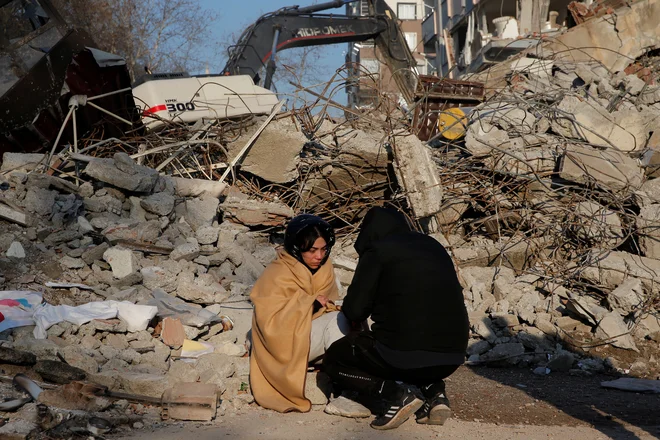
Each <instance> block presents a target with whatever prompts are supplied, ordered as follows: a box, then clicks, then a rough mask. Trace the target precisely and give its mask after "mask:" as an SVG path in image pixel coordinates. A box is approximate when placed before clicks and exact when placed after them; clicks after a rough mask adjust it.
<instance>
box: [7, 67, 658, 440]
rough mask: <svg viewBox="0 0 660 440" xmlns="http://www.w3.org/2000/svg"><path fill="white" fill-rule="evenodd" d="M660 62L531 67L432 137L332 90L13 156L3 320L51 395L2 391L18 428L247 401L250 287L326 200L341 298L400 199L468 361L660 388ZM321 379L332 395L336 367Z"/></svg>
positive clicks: (49, 428)
mask: <svg viewBox="0 0 660 440" xmlns="http://www.w3.org/2000/svg"><path fill="white" fill-rule="evenodd" d="M657 66H658V62H657V59H656V58H653V57H648V58H645V59H641V60H638V61H637V62H636V63H634V64H633V65H631V66H630V68H628V69H626V70H625V71H622V72H618V73H614V74H612V73H611V72H610V71H609V70H607V69H605V68H604V67H603V66H602V65H600V64H598V63H595V62H587V61H585V62H569V61H567V60H566V59H557V60H553V59H551V58H547V57H546V58H545V59H543V58H538V57H536V58H522V57H520V58H518V59H517V60H515V61H514V62H513V63H512V64H511V69H510V72H509V73H508V75H507V76H506V85H505V86H504V87H503V88H501V89H500V90H499V91H498V92H497V93H495V94H493V96H491V97H490V98H489V99H488V100H487V101H485V102H483V103H482V104H480V105H478V106H477V107H475V108H473V109H472V110H471V112H470V113H469V114H468V120H469V123H468V124H467V126H466V130H465V131H466V133H465V137H464V138H462V139H461V138H456V139H455V140H453V141H448V140H445V141H438V140H437V139H436V140H434V141H432V142H431V144H432V145H433V147H431V146H429V145H428V144H425V143H423V142H422V141H420V140H419V139H418V138H417V137H415V136H414V135H413V134H412V133H411V129H410V125H411V124H410V121H409V120H408V118H407V117H408V116H409V115H404V114H403V113H402V112H398V113H397V111H398V110H397V111H395V110H393V109H396V105H394V104H392V105H383V106H382V107H378V108H375V109H372V110H370V111H367V110H365V111H364V112H362V113H360V112H353V113H354V114H353V116H357V118H356V119H346V120H333V119H332V118H330V117H328V116H327V115H326V113H325V111H321V112H320V113H316V115H315V116H311V115H312V114H313V113H314V112H312V108H311V107H313V106H316V105H317V104H319V101H317V102H316V103H315V104H312V105H311V107H310V106H308V107H303V108H301V109H298V110H290V111H287V112H283V113H280V114H278V115H277V116H275V113H276V112H277V109H276V110H274V111H273V114H271V115H270V116H269V117H268V118H266V117H265V116H255V115H250V116H245V117H241V118H236V119H233V120H208V121H206V120H202V121H199V122H197V123H195V124H192V125H185V124H183V123H176V122H171V121H170V122H166V121H165V122H164V123H163V125H164V126H165V128H163V129H161V130H159V131H152V132H147V133H142V134H140V135H134V136H132V137H131V136H126V137H124V138H122V139H117V138H109V139H104V140H101V141H98V140H94V139H91V138H88V139H80V140H79V143H78V145H77V146H76V147H75V148H70V147H67V148H65V149H64V151H61V152H59V153H58V154H57V155H52V156H51V155H43V154H17V153H6V154H4V156H3V158H2V164H1V168H0V189H1V191H0V288H1V289H0V305H2V306H6V307H11V306H17V307H19V308H20V313H18V314H17V315H16V316H13V317H10V316H9V315H8V316H5V317H4V318H6V319H5V320H4V321H0V369H1V370H2V375H3V376H2V377H0V379H2V378H4V379H8V378H9V380H11V377H10V376H13V377H14V385H16V382H17V381H16V377H22V376H17V375H20V374H24V375H25V377H26V379H23V382H25V381H26V380H27V378H28V377H29V378H32V379H34V380H36V381H46V382H49V383H50V385H49V384H46V383H42V382H38V383H39V385H38V386H40V387H42V388H43V389H42V390H41V391H39V392H36V393H33V392H30V391H28V388H29V387H28V388H26V387H25V386H22V385H21V386H19V387H18V388H19V390H16V389H12V388H11V387H10V386H9V385H8V384H0V395H2V397H7V398H10V399H13V400H10V402H15V401H16V402H18V403H7V402H4V403H2V404H0V411H4V409H6V408H10V409H11V410H12V411H14V412H0V421H6V422H7V424H6V425H5V426H2V424H1V423H0V437H2V435H3V434H6V433H11V435H14V436H15V437H17V438H25V437H27V436H28V435H29V433H30V432H34V430H37V431H41V432H45V433H46V434H47V435H49V436H50V438H68V437H67V436H71V434H72V433H76V432H83V431H84V432H91V433H96V434H99V433H100V434H102V433H103V432H104V431H103V430H104V429H105V430H106V431H107V429H108V428H107V426H106V425H104V424H109V425H112V426H113V427H116V426H118V425H125V426H132V427H133V428H136V429H137V428H140V427H143V426H145V425H146V424H153V423H156V422H155V420H156V419H157V418H161V417H162V418H165V419H167V418H174V419H176V418H182V419H192V420H210V419H211V418H213V417H215V416H217V415H223V414H232V413H234V412H236V411H240V410H241V408H243V407H244V406H245V405H248V404H251V403H252V402H253V397H252V395H251V393H250V390H249V385H248V383H249V380H248V375H249V358H248V357H247V350H248V348H249V347H248V345H247V344H246V334H247V332H248V331H249V330H250V327H251V318H252V306H251V304H250V302H249V298H248V296H249V292H250V289H251V287H252V285H253V284H254V283H255V281H256V280H257V278H258V277H259V276H260V274H261V273H262V271H263V270H264V268H265V266H266V265H268V264H269V263H270V262H271V261H273V260H274V259H275V258H276V257H277V247H278V245H279V244H281V242H282V232H283V228H282V226H283V225H284V224H285V223H286V221H287V220H289V219H290V218H292V217H293V216H294V215H295V214H298V213H301V212H308V213H313V214H317V215H320V216H322V217H324V218H326V219H327V220H328V221H330V222H331V223H332V224H333V226H335V227H336V231H337V233H338V236H339V240H338V243H337V244H336V245H335V247H334V248H333V251H332V261H333V264H334V267H335V273H336V275H337V279H338V282H339V284H340V285H341V289H340V290H341V293H342V294H344V293H345V289H346V287H347V286H348V285H350V283H351V280H352V277H353V273H354V271H355V269H356V267H357V262H358V256H357V254H356V252H355V250H354V249H353V246H352V245H353V242H354V239H355V237H356V232H357V227H358V226H359V223H360V219H361V217H362V216H363V214H364V213H365V212H366V211H367V210H368V209H369V208H370V207H372V206H376V205H383V204H393V205H396V206H398V207H399V208H401V209H402V210H404V211H405V212H406V213H407V214H409V216H410V218H411V219H412V220H413V221H414V223H415V224H416V225H417V226H419V229H420V230H423V231H424V232H426V233H429V234H430V235H432V236H433V237H434V238H436V239H437V240H438V241H439V242H440V243H442V244H443V245H444V246H445V247H446V248H447V249H448V250H449V251H450V252H451V254H452V257H453V259H454V261H455V263H456V266H457V269H458V273H459V278H460V281H461V283H462V285H463V287H464V296H465V302H466V305H467V307H468V311H469V313H470V323H471V332H472V334H471V336H472V338H471V340H470V343H469V346H468V350H467V353H466V358H467V359H468V364H471V365H491V366H513V365H515V366H519V367H529V368H533V369H534V371H535V372H536V373H537V374H539V375H546V374H550V373H551V372H553V371H564V372H569V373H571V374H576V375H589V374H593V373H596V372H616V373H623V374H631V375H635V376H641V377H651V378H656V377H657V375H658V373H659V372H660V364H659V363H658V359H657V358H656V357H655V356H657V354H658V352H657V346H658V342H660V318H659V315H658V313H659V311H658V309H659V305H660V287H659V285H658V282H657V280H658V279H660V276H659V275H660V244H658V243H659V239H660V179H659V178H658V177H660V171H659V169H660V129H658V128H660V86H659V85H657V84H656V82H657V81H658V79H660V78H658V69H657ZM319 99H321V98H319ZM78 147H79V148H78ZM17 310H18V309H17ZM34 324H36V326H35V325H34ZM309 375H310V376H309V378H308V380H307V389H306V395H307V397H308V398H309V399H310V400H311V401H312V403H313V404H314V405H317V406H318V405H324V404H325V403H327V395H328V392H327V391H328V383H327V377H325V376H324V375H323V374H322V373H312V372H310V373H309ZM18 383H19V385H20V384H21V383H22V382H21V381H20V380H19V381H18ZM191 383H203V384H208V385H209V386H208V387H202V386H199V385H197V386H186V384H188V385H189V384H191ZM52 384H56V385H52ZM35 386H36V385H35ZM32 388H34V387H32ZM21 390H22V391H21ZM26 395H27V396H29V397H26ZM177 399H188V400H187V401H188V402H190V401H191V400H190V399H193V401H194V402H197V403H199V404H200V405H198V406H197V410H196V411H192V410H191V411H187V410H182V409H181V408H182V407H181V406H180V405H175V403H177V402H179V400H177ZM202 403H203V404H202ZM216 404H217V407H216ZM14 405H17V406H16V408H13V406H14ZM158 409H160V412H158V411H157V410H158ZM328 411H330V412H332V409H331V408H330V409H328ZM5 419H6V420H5ZM99 420H100V421H99ZM104 426H106V427H105V428H104ZM81 430H82V431H81ZM100 434H99V435H100ZM21 435H22V436H23V437H20V436H21Z"/></svg>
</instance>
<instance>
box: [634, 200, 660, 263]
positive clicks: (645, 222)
mask: <svg viewBox="0 0 660 440" xmlns="http://www.w3.org/2000/svg"><path fill="white" fill-rule="evenodd" d="M636 222H637V233H638V234H639V247H640V248H641V249H642V251H643V252H644V256H646V257H648V258H654V259H656V260H660V203H656V204H652V205H649V206H643V207H642V208H641V209H640V212H639V215H638V216H637V220H636Z"/></svg>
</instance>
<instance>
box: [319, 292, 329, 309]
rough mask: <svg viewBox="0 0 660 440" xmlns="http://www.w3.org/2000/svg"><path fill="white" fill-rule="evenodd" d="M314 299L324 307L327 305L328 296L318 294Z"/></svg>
mask: <svg viewBox="0 0 660 440" xmlns="http://www.w3.org/2000/svg"><path fill="white" fill-rule="evenodd" d="M316 300H317V301H318V302H319V303H320V304H321V305H322V306H323V307H326V306H327V305H328V297H327V296H324V295H319V296H317V297H316Z"/></svg>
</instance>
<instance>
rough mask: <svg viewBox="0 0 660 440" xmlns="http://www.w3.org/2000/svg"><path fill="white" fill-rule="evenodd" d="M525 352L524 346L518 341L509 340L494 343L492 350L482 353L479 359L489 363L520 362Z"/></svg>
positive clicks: (510, 363)
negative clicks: (497, 343)
mask: <svg viewBox="0 0 660 440" xmlns="http://www.w3.org/2000/svg"><path fill="white" fill-rule="evenodd" d="M524 353H525V346H524V345H523V344H521V343H519V342H509V343H505V344H500V345H496V346H495V347H494V348H493V349H492V350H490V351H488V352H486V353H484V354H483V355H482V356H481V359H482V360H484V361H486V362H489V363H498V364H499V363H502V364H508V365H515V364H517V363H518V362H520V360H521V358H522V355H523V354H524Z"/></svg>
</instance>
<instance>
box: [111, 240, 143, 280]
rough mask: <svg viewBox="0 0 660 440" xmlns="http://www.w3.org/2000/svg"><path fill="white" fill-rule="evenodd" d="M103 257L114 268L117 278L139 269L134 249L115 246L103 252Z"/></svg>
mask: <svg viewBox="0 0 660 440" xmlns="http://www.w3.org/2000/svg"><path fill="white" fill-rule="evenodd" d="M103 259H104V260H105V262H106V263H108V264H109V265H110V267H111V268H112V275H113V276H114V277H115V278H124V277H126V276H128V275H130V274H132V273H133V272H135V271H137V269H138V263H137V259H136V258H135V255H133V251H131V250H130V249H125V248H122V247H120V246H115V247H112V248H110V249H108V250H107V251H105V252H104V253H103Z"/></svg>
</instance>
